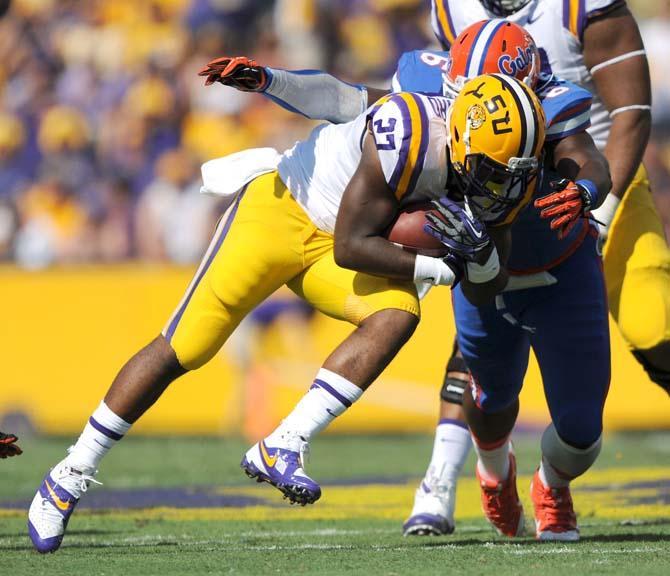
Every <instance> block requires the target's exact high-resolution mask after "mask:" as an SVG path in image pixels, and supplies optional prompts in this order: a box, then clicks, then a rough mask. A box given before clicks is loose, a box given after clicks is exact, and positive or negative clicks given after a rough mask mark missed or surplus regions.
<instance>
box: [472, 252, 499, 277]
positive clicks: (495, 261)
mask: <svg viewBox="0 0 670 576" xmlns="http://www.w3.org/2000/svg"><path fill="white" fill-rule="evenodd" d="M465 269H466V276H467V277H468V282H472V283H473V284H484V282H488V281H489V280H493V279H494V278H495V277H496V276H497V275H498V272H500V259H499V258H498V251H497V250H496V249H495V246H494V247H493V251H492V252H491V255H490V256H489V259H488V260H487V261H486V262H485V263H484V264H475V263H474V262H468V263H467V264H466V266H465Z"/></svg>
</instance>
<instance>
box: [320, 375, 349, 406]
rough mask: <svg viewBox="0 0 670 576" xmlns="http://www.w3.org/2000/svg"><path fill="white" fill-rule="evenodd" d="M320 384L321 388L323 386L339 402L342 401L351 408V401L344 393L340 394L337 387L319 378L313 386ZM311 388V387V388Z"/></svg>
mask: <svg viewBox="0 0 670 576" xmlns="http://www.w3.org/2000/svg"><path fill="white" fill-rule="evenodd" d="M315 385H316V386H318V387H319V388H323V389H324V390H325V391H326V392H328V394H330V395H331V396H333V397H334V398H335V399H336V400H337V401H338V402H340V403H341V404H342V405H343V406H346V407H347V408H351V402H349V400H347V399H346V398H345V397H344V396H342V394H340V393H339V392H338V391H337V390H335V388H333V387H332V386H331V385H330V384H328V382H324V381H323V380H319V379H318V378H317V379H316V380H314V384H312V388H313V387H314V386H315ZM310 390H311V388H310Z"/></svg>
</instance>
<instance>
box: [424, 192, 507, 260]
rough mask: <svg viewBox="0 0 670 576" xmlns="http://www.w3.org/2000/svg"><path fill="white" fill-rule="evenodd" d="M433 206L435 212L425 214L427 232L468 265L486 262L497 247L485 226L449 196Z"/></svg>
mask: <svg viewBox="0 0 670 576" xmlns="http://www.w3.org/2000/svg"><path fill="white" fill-rule="evenodd" d="M432 204H433V206H434V207H435V211H431V212H428V213H427V214H426V220H428V223H427V224H426V225H425V226H424V230H425V231H426V232H427V233H428V234H430V235H431V236H434V237H435V238H437V239H438V240H439V241H440V242H442V244H444V245H445V246H446V247H447V248H448V249H449V252H450V253H451V254H453V255H455V256H457V257H460V258H462V259H463V260H465V261H466V262H473V263H475V264H483V263H484V262H486V260H487V259H488V257H489V256H490V255H491V251H492V250H493V248H494V244H493V242H492V241H491V237H490V236H489V234H488V232H487V231H486V227H485V226H484V225H483V224H482V223H481V222H480V221H479V220H477V219H476V218H475V217H474V216H472V214H470V213H469V212H466V211H465V210H464V209H463V208H461V207H460V206H459V205H458V204H456V202H453V201H452V200H449V198H447V197H446V196H443V197H442V198H440V199H439V200H433V202H432Z"/></svg>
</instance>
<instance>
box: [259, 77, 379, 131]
mask: <svg viewBox="0 0 670 576" xmlns="http://www.w3.org/2000/svg"><path fill="white" fill-rule="evenodd" d="M266 71H267V73H268V75H269V76H270V82H269V83H268V87H267V88H266V89H265V91H264V92H263V94H264V95H265V96H267V97H268V98H270V99H271V100H272V101H274V102H275V103H277V104H279V105H280V106H281V107H282V108H285V109H286V110H289V111H290V112H295V113H297V114H302V115H303V116H305V117H307V118H311V119H314V120H327V121H328V122H332V123H334V124H342V123H344V122H349V121H351V120H353V119H354V118H356V117H357V116H358V115H359V114H362V113H363V112H364V111H365V110H366V109H367V102H368V91H367V90H366V88H365V86H360V85H357V84H349V83H348V82H344V81H343V80H339V79H338V78H335V76H331V75H330V74H327V73H325V72H322V71H320V70H296V71H291V70H281V69H276V68H266Z"/></svg>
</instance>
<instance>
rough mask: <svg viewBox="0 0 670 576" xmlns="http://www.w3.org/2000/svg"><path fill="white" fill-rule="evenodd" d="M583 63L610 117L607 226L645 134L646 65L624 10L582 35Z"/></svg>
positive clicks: (647, 110) (647, 103)
mask: <svg viewBox="0 0 670 576" xmlns="http://www.w3.org/2000/svg"><path fill="white" fill-rule="evenodd" d="M584 61H585V63H586V65H587V66H588V67H589V69H590V70H591V74H592V75H593V80H594V82H595V85H596V89H597V91H598V94H599V95H600V97H601V98H602V100H603V102H604V104H605V106H606V107H607V109H608V110H609V112H610V116H611V117H612V128H611V130H610V135H609V138H608V140H607V144H606V146H605V150H604V153H605V156H606V157H607V160H609V163H610V166H611V170H612V190H611V195H610V197H608V199H607V202H606V206H604V207H603V209H605V208H606V207H609V210H608V211H607V213H603V214H601V212H602V210H601V211H599V213H598V217H599V218H600V219H603V220H607V221H606V222H605V223H606V224H607V225H609V223H610V222H611V219H612V218H613V216H614V211H615V210H616V205H617V204H618V203H619V199H620V198H621V197H622V196H623V194H624V192H625V191H626V189H627V188H628V186H629V185H630V183H631V181H632V179H633V177H634V176H635V172H636V171H637V169H638V167H639V165H640V162H641V161H642V156H643V154H644V150H645V148H646V146H647V142H648V140H649V133H650V130H651V85H650V79H649V65H648V63H647V57H646V56H645V54H644V45H643V44H642V38H641V37H640V31H639V29H638V26H637V23H636V22H635V19H634V18H633V16H632V14H631V13H630V11H629V10H628V8H627V7H626V6H625V5H624V6H621V7H619V8H617V9H615V10H613V11H612V12H609V13H607V14H604V15H603V16H601V17H597V18H595V19H594V20H592V21H591V22H589V24H588V25H587V27H586V30H585V32H584Z"/></svg>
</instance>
